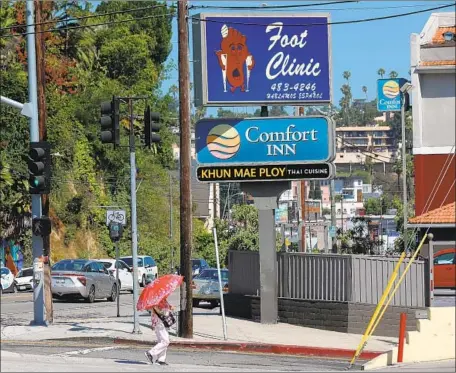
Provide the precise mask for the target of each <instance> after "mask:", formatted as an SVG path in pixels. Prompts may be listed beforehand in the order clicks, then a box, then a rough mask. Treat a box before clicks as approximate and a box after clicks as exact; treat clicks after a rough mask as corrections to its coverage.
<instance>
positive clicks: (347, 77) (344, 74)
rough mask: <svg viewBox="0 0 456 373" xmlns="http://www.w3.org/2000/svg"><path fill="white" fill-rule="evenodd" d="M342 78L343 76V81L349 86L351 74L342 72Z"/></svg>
mask: <svg viewBox="0 0 456 373" xmlns="http://www.w3.org/2000/svg"><path fill="white" fill-rule="evenodd" d="M343 76H344V79H345V80H346V81H347V84H348V85H350V77H351V72H350V71H344V73H343Z"/></svg>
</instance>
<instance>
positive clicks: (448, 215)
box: [409, 202, 456, 230]
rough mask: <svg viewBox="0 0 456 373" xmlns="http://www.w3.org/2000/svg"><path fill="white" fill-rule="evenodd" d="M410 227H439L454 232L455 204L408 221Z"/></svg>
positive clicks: (455, 222)
mask: <svg viewBox="0 0 456 373" xmlns="http://www.w3.org/2000/svg"><path fill="white" fill-rule="evenodd" d="M409 222H410V225H411V226H423V227H428V226H429V227H430V226H440V227H442V228H445V227H449V228H452V227H454V229H455V230H456V202H453V203H449V204H447V205H445V206H442V207H439V208H437V209H435V210H432V211H429V212H426V213H424V214H422V215H419V216H416V217H414V218H411V219H409Z"/></svg>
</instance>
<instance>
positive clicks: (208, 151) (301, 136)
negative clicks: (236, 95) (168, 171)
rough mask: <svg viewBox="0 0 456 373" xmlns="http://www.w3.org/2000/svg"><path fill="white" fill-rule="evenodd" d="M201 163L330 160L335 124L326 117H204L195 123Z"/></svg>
mask: <svg viewBox="0 0 456 373" xmlns="http://www.w3.org/2000/svg"><path fill="white" fill-rule="evenodd" d="M195 141H196V144H195V146H196V160H197V162H198V164H200V165H264V164H274V163H281V164H292V163H320V162H331V161H333V160H334V155H335V142H334V123H333V122H332V121H331V120H330V119H329V118H326V117H323V116H311V117H295V118H289V117H284V118H245V119H243V118H232V119H202V120H200V121H199V122H197V123H196V126H195Z"/></svg>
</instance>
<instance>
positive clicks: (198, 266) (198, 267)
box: [192, 259, 210, 277]
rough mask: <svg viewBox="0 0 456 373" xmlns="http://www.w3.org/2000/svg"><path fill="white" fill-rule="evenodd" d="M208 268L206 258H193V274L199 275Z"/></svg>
mask: <svg viewBox="0 0 456 373" xmlns="http://www.w3.org/2000/svg"><path fill="white" fill-rule="evenodd" d="M206 268H210V267H209V264H207V262H206V261H205V260H204V259H192V275H193V277H195V276H198V275H199V274H200V273H201V272H203V271H204V270H205V269H206Z"/></svg>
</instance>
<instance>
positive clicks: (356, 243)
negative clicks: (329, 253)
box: [337, 217, 383, 255]
mask: <svg viewBox="0 0 456 373" xmlns="http://www.w3.org/2000/svg"><path fill="white" fill-rule="evenodd" d="M351 222H352V224H353V228H351V229H349V230H347V231H345V232H344V234H342V232H341V231H340V230H339V232H338V235H337V239H338V241H339V245H340V249H341V252H342V253H347V254H365V255H372V254H377V253H378V249H379V247H381V246H382V245H383V242H382V241H381V240H380V241H374V240H372V239H371V237H370V235H369V234H368V226H369V223H371V220H370V219H367V218H365V217H356V218H352V219H351Z"/></svg>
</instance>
